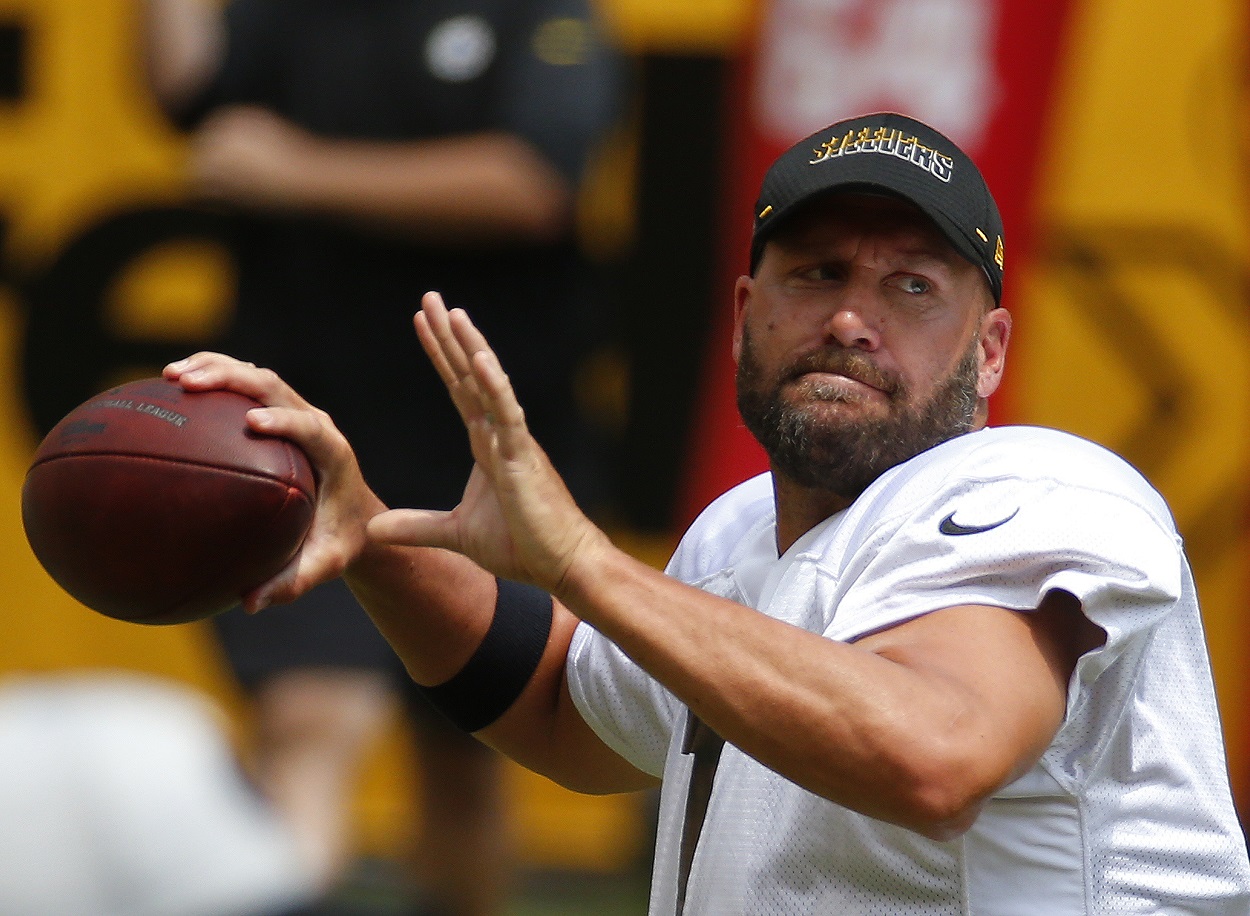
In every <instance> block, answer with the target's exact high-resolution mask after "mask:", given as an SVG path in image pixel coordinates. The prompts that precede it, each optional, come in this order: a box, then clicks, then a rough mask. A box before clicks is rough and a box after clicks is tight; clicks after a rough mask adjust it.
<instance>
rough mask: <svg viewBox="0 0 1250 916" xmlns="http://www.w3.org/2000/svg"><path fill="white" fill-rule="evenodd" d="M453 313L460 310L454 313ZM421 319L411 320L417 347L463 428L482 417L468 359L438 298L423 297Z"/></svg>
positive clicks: (434, 294) (440, 299)
mask: <svg viewBox="0 0 1250 916" xmlns="http://www.w3.org/2000/svg"><path fill="white" fill-rule="evenodd" d="M456 312H461V313H462V310H460V309H457V310H456ZM420 315H421V317H420V318H417V319H414V322H415V324H416V327H417V334H418V336H419V337H420V340H421V346H422V347H423V348H424V349H425V351H426V353H427V354H429V356H430V359H431V360H432V361H433V363H434V366H435V369H436V370H437V371H438V373H439V376H440V377H441V378H442V379H443V384H444V385H446V387H447V392H448V393H449V394H450V395H451V399H452V402H453V403H454V404H455V405H456V410H457V411H458V412H459V413H460V417H461V419H462V420H464V422H465V425H466V426H471V425H472V424H473V423H474V421H475V420H477V419H479V418H480V417H481V416H482V413H483V410H482V404H481V397H480V393H479V391H478V387H477V381H476V379H474V377H473V369H472V366H471V365H470V362H469V358H468V356H467V354H466V353H465V351H464V348H463V347H461V345H460V342H459V341H458V340H457V339H456V336H455V334H454V333H453V332H452V329H451V323H450V315H451V313H449V312H448V311H447V307H446V305H445V304H444V303H443V299H442V296H440V295H439V294H438V293H433V292H431V293H427V294H426V295H425V296H424V297H423V298H422V300H421V313H420Z"/></svg>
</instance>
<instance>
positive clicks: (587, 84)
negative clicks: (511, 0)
mask: <svg viewBox="0 0 1250 916" xmlns="http://www.w3.org/2000/svg"><path fill="white" fill-rule="evenodd" d="M529 6H530V7H532V10H531V12H529V13H528V14H527V15H526V16H525V17H524V18H523V19H522V20H521V21H520V22H519V23H518V25H517V27H516V28H514V29H513V30H512V35H511V38H510V40H509V43H508V46H507V47H506V48H504V49H503V53H502V55H501V59H500V66H499V72H498V74H497V76H496V101H495V105H496V112H495V121H496V123H497V124H498V126H499V127H500V128H501V129H503V130H507V131H511V132H513V133H516V134H518V135H519V136H521V137H524V138H525V139H526V140H528V141H529V142H530V143H532V144H533V145H534V146H535V147H537V148H538V150H539V151H541V152H542V153H543V154H544V155H545V156H546V157H547V159H548V160H549V161H550V162H551V163H552V164H553V165H555V166H556V168H557V169H559V170H560V172H561V173H562V174H564V175H565V176H566V177H567V178H568V179H569V180H570V181H572V182H574V183H576V182H577V181H578V180H579V179H580V177H581V173H582V170H583V168H584V167H585V164H586V161H587V159H588V158H589V155H590V153H591V152H592V150H593V147H594V145H595V144H596V143H597V142H598V141H599V140H601V139H602V137H603V136H604V133H605V132H606V131H607V130H608V128H609V127H611V126H612V124H613V123H614V122H615V121H616V120H617V118H618V117H619V115H620V113H621V106H622V100H623V85H624V84H623V76H624V71H623V62H622V60H621V57H620V55H619V54H618V53H617V52H616V51H615V50H614V49H613V48H612V46H611V44H610V43H609V42H608V41H607V40H606V39H605V37H604V35H603V33H602V31H601V28H600V26H599V24H598V22H597V21H596V19H595V17H594V16H593V15H592V10H591V7H590V5H589V4H588V3H587V2H586V0H540V2H537V3H532V4H529Z"/></svg>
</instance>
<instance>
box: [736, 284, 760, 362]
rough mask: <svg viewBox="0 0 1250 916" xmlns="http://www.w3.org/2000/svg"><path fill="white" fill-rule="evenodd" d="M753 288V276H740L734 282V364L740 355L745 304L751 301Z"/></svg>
mask: <svg viewBox="0 0 1250 916" xmlns="http://www.w3.org/2000/svg"><path fill="white" fill-rule="evenodd" d="M754 288H755V279H754V278H753V277H747V276H741V277H739V278H738V282H737V283H735V284H734V341H733V353H734V364H735V365H736V364H737V362H738V358H739V357H740V356H741V355H742V328H743V326H744V324H745V323H746V314H747V306H748V305H750V303H751V293H752V291H753V290H754Z"/></svg>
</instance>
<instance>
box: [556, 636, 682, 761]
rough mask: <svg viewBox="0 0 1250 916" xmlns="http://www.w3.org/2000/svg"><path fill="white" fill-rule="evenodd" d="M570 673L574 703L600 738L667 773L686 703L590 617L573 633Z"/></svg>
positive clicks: (627, 755)
mask: <svg viewBox="0 0 1250 916" xmlns="http://www.w3.org/2000/svg"><path fill="white" fill-rule="evenodd" d="M565 675H566V677H567V679H568V684H569V693H570V695H571V696H572V698H573V703H574V705H575V706H576V707H577V710H578V712H580V713H581V715H582V718H583V719H585V720H586V724H587V725H589V726H590V727H591V729H593V730H594V732H595V734H596V735H598V736H599V738H600V740H601V741H603V743H604V744H606V745H607V746H608V747H610V748H612V750H614V751H616V753H618V754H620V755H621V756H622V757H624V758H625V759H626V760H628V761H629V762H630V763H632V764H633V765H634V766H635V767H637V768H638V769H639V770H641V771H642V772H644V773H649V774H651V775H652V776H656V777H659V776H661V775H663V772H664V760H665V757H666V755H667V753H668V746H669V742H670V740H671V739H672V734H673V729H674V728H675V725H674V723H675V722H676V721H677V718H678V716H679V714H680V711H681V709H682V708H683V707H682V705H681V703H680V702H679V701H678V700H677V699H676V698H675V697H674V696H673V695H672V694H671V693H669V692H668V690H666V689H665V688H664V687H663V686H661V685H660V683H659V682H658V681H657V680H656V679H655V678H653V677H651V675H649V674H647V672H646V671H644V670H642V668H640V667H639V666H638V665H637V664H635V663H634V661H633V660H632V659H631V658H630V657H629V656H627V655H626V654H625V653H624V652H623V651H621V649H620V648H619V647H617V646H616V645H615V644H614V643H613V642H612V641H611V640H609V639H608V638H607V637H605V636H603V635H602V634H601V633H599V632H598V631H596V630H595V629H594V628H593V627H591V626H590V625H589V624H586V623H583V624H581V625H580V626H578V628H577V630H576V632H575V633H574V634H573V642H572V644H571V645H570V647H569V655H568V660H567V662H566V664H565Z"/></svg>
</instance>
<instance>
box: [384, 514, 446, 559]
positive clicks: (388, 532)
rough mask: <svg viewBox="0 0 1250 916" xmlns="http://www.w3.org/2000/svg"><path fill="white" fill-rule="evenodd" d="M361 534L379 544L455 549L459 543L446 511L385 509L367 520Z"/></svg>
mask: <svg viewBox="0 0 1250 916" xmlns="http://www.w3.org/2000/svg"><path fill="white" fill-rule="evenodd" d="M365 533H366V535H367V536H368V538H369V540H370V541H373V542H375V543H379V544H400V545H404V546H408V547H443V548H446V549H448V550H455V549H456V548H457V546H458V545H459V538H458V537H457V532H456V524H455V521H454V520H453V519H452V516H451V513H450V512H436V511H434V510H432V509H389V510H387V511H386V512H379V513H378V514H377V515H375V516H373V518H371V519H369V523H368V526H367V527H366V529H365Z"/></svg>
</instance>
